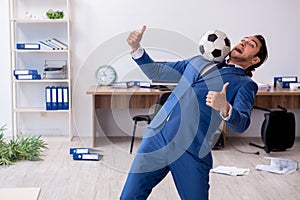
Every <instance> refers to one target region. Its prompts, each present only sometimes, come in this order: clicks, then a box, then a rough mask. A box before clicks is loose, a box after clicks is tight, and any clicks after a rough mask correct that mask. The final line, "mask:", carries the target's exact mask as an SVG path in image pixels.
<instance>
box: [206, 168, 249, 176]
mask: <svg viewBox="0 0 300 200" xmlns="http://www.w3.org/2000/svg"><path fill="white" fill-rule="evenodd" d="M211 172H213V173H218V174H226V175H230V176H242V175H247V174H249V172H250V169H245V168H237V167H228V166H222V165H220V166H218V167H216V168H214V169H212V170H211Z"/></svg>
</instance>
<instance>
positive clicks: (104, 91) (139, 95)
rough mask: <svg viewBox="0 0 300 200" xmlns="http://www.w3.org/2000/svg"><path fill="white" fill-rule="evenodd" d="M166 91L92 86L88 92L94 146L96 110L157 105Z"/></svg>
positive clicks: (93, 143) (93, 144)
mask: <svg viewBox="0 0 300 200" xmlns="http://www.w3.org/2000/svg"><path fill="white" fill-rule="evenodd" d="M164 92H166V91H160V90H158V89H152V88H139V87H132V88H128V89H119V88H118V89H117V88H112V87H109V86H91V87H90V88H89V90H88V91H87V92H86V94H88V95H92V146H93V147H94V146H95V137H96V129H95V128H96V127H95V125H96V122H95V120H96V114H95V113H96V109H97V108H104V109H128V108H130V109H140V108H142V109H143V108H150V107H152V106H153V105H155V103H156V101H157V97H158V96H159V95H160V94H162V93H164Z"/></svg>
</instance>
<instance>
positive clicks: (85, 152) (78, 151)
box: [70, 148, 90, 154]
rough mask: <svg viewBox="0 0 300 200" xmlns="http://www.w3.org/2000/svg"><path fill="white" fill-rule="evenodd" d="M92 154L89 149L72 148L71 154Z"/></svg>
mask: <svg viewBox="0 0 300 200" xmlns="http://www.w3.org/2000/svg"><path fill="white" fill-rule="evenodd" d="M87 153H90V149H89V148H70V154H87Z"/></svg>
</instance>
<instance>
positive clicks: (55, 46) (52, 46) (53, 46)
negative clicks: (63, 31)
mask: <svg viewBox="0 0 300 200" xmlns="http://www.w3.org/2000/svg"><path fill="white" fill-rule="evenodd" d="M39 43H40V44H41V45H42V47H43V48H46V49H49V50H67V49H68V45H67V44H66V43H64V42H62V41H61V40H59V39H57V38H51V39H49V40H45V41H42V40H40V41H39Z"/></svg>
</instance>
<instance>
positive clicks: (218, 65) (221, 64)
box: [200, 60, 234, 77]
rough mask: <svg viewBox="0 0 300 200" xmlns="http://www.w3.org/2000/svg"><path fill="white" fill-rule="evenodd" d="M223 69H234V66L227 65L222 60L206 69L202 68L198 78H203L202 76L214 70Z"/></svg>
mask: <svg viewBox="0 0 300 200" xmlns="http://www.w3.org/2000/svg"><path fill="white" fill-rule="evenodd" d="M223 67H234V65H231V64H227V63H226V60H223V61H222V62H219V63H217V64H214V65H209V66H207V67H206V68H204V69H203V70H202V71H201V73H200V77H203V76H205V75H207V74H209V73H211V72H213V71H214V70H217V69H221V68H223Z"/></svg>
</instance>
